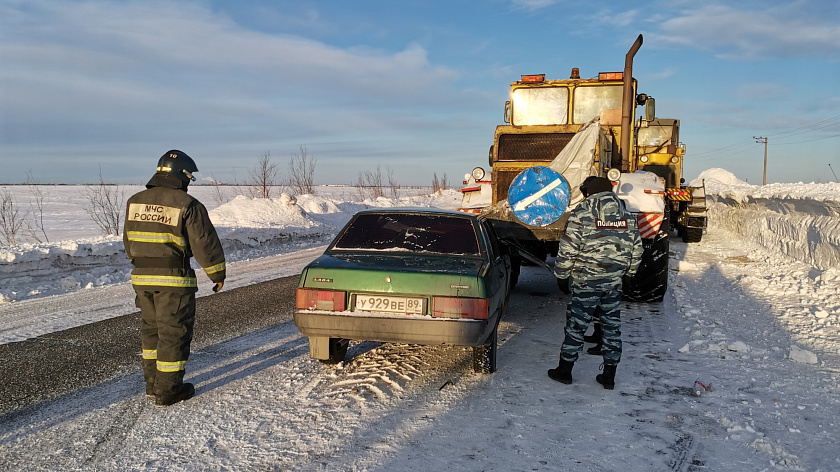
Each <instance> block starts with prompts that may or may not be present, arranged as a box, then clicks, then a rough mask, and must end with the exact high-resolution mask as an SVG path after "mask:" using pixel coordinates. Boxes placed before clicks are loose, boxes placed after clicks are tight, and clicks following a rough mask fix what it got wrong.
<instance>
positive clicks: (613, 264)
mask: <svg viewBox="0 0 840 472" xmlns="http://www.w3.org/2000/svg"><path fill="white" fill-rule="evenodd" d="M580 189H581V192H582V193H583V195H584V196H585V197H586V199H584V200H583V201H582V202H581V203H580V204H579V205H578V206H577V207H575V209H574V210H572V211H571V213H569V220H568V222H567V223H566V232H565V234H564V235H563V237H562V238H561V239H560V244H559V248H558V251H557V259H556V260H555V263H554V274H555V275H556V276H557V278H558V280H559V281H565V285H566V288H567V290H569V291H570V292H571V294H570V296H569V304H568V307H567V309H566V328H565V333H566V337H565V339H564V340H563V345H562V347H561V348H560V363H559V364H558V366H557V368H554V369H550V370H549V371H548V376H549V377H551V378H552V379H553V380H556V381H558V382H562V383H565V384H570V383H572V367H574V365H575V361H577V359H578V355H579V354H580V351H581V349H583V343H584V335H583V334H584V333H585V332H586V330H587V328H588V327H589V323H590V322H591V321H592V318H593V316H598V318H600V321H601V337H602V339H601V341H602V343H601V354H602V355H603V356H604V364H603V367H604V373H603V374H598V375H597V376H596V377H595V380H597V381H598V383H600V384H601V385H603V386H604V388H605V389H608V390H612V389H613V388H615V371H616V367H617V366H618V363H619V361H620V360H621V318H620V313H621V312H620V308H621V285H622V278H623V277H624V276H625V275H626V276H632V275H633V274H635V273H636V271H637V270H638V268H639V263H640V262H641V258H642V239H641V237H640V236H639V229H638V226H637V224H636V218H635V217H634V216H633V215H632V214H631V213H629V212H628V211H627V209H626V208H625V207H624V202H622V201H621V199H619V198H618V195H616V194H615V193H613V191H612V182H610V180H609V179H606V178H604V177H589V178H587V179H586V180H585V181H584V183H583V184H582V185H581V188H580ZM560 287H561V289H563V288H564V284H563V283H560ZM564 291H565V290H564Z"/></svg>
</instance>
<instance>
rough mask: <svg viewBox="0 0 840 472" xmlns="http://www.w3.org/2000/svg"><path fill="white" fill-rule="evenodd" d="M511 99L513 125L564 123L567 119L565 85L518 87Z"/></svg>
mask: <svg viewBox="0 0 840 472" xmlns="http://www.w3.org/2000/svg"><path fill="white" fill-rule="evenodd" d="M511 100H512V102H513V120H512V123H511V124H513V125H514V126H528V125H565V124H566V122H567V121H568V119H569V118H568V117H569V114H568V108H569V89H567V88H566V87H531V88H518V89H515V90H514V91H513V94H512V95H511Z"/></svg>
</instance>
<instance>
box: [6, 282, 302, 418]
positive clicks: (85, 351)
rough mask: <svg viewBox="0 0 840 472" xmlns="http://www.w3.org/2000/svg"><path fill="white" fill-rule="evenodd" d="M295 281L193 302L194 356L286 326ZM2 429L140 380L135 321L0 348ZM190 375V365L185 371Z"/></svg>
mask: <svg viewBox="0 0 840 472" xmlns="http://www.w3.org/2000/svg"><path fill="white" fill-rule="evenodd" d="M297 282H298V276H293V277H283V278H279V279H275V280H270V281H268V282H263V283H259V284H254V285H248V286H244V287H240V288H236V289H233V290H223V291H221V292H219V293H217V294H214V295H211V296H208V297H202V298H199V299H198V300H197V308H196V322H195V333H194V335H193V341H192V349H193V350H194V351H195V350H198V349H201V348H203V347H206V346H210V345H213V344H216V343H219V342H223V341H226V340H229V339H232V338H235V337H237V336H241V335H243V334H246V333H249V332H252V331H255V330H258V329H262V328H266V327H269V326H273V325H275V324H278V323H281V322H284V321H288V320H290V319H292V315H293V311H294V293H295V288H296V287H297ZM0 360H1V361H0V379H2V381H0V423H3V422H4V421H5V420H9V419H12V418H13V417H15V416H17V415H19V414H25V413H26V412H28V411H30V410H31V409H33V408H38V406H39V405H42V404H43V403H44V402H47V401H49V400H50V399H53V398H57V397H60V396H62V395H66V394H68V393H71V392H74V391H76V390H79V389H83V388H86V387H90V386H93V385H97V384H100V383H102V382H105V381H108V380H112V379H114V378H117V377H120V376H124V375H127V374H131V373H134V372H139V371H140V370H141V368H140V313H139V312H137V313H132V314H130V315H125V316H119V317H116V318H111V319H107V320H104V321H100V322H97V323H91V324H88V325H84V326H79V327H77V328H71V329H67V330H64V331H59V332H56V333H51V334H47V335H43V336H39V337H37V338H33V339H28V340H26V341H21V342H15V343H9V344H3V345H0ZM187 369H188V370H187V375H189V363H188V364H187Z"/></svg>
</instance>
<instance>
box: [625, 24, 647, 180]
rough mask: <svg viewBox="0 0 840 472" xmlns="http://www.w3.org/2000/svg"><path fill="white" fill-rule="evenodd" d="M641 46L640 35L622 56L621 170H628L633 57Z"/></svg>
mask: <svg viewBox="0 0 840 472" xmlns="http://www.w3.org/2000/svg"><path fill="white" fill-rule="evenodd" d="M640 47H642V35H641V34H640V35H639V37H638V38H636V42H635V43H633V46H632V47H631V48H630V50H629V51H627V55H626V56H625V57H624V95H623V96H622V100H621V171H622V172H626V171H629V170H630V136H631V135H632V130H633V119H634V116H633V115H634V114H635V113H634V111H635V109H636V106H635V101H636V100H635V97H633V57H634V56H635V55H636V52H637V51H638V50H639V48H640Z"/></svg>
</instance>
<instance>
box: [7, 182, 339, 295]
mask: <svg viewBox="0 0 840 472" xmlns="http://www.w3.org/2000/svg"><path fill="white" fill-rule="evenodd" d="M312 198H317V197H312ZM312 198H310V201H311V200H312ZM325 205H326V203H325ZM326 206H327V207H329V205H326ZM210 218H211V219H212V220H213V221H214V224H215V226H216V230H217V232H218V233H219V238H220V239H221V241H222V246H224V248H225V253H226V256H227V260H228V261H229V262H232V261H237V260H242V259H249V258H253V257H261V256H266V255H271V254H276V253H280V252H289V251H292V250H298V249H305V248H307V247H311V246H316V245H321V244H324V242H325V241H327V240H328V239H329V238H330V237H331V235H332V234H334V232H335V231H336V229H335V227H334V226H332V225H331V224H330V223H329V222H325V221H318V220H317V219H315V218H313V217H312V216H310V215H309V214H308V213H307V212H306V211H304V210H303V209H302V208H301V207H300V206H298V205H297V203H296V201H295V199H294V198H292V197H289V196H288V195H285V194H283V195H281V196H280V197H279V198H276V199H250V198H246V197H241V196H240V197H237V198H235V199H234V200H232V201H230V202H228V203H225V204H224V205H221V206H220V207H218V208H216V209H214V210H212V211H210ZM194 266H195V264H194ZM130 272H131V264H130V263H129V261H128V259H127V258H126V256H125V250H124V247H123V242H122V237H118V236H109V237H100V238H94V239H89V240H79V241H61V242H56V243H42V244H23V245H19V246H13V247H12V248H3V249H0V279H1V280H2V281H3V283H2V286H1V287H0V303H2V302H10V301H16V300H23V299H27V298H33V297H38V296H46V295H54V294H59V293H66V292H71V291H75V290H79V289H90V288H93V287H99V286H103V285H110V284H115V283H122V282H126V281H128V280H129V279H130Z"/></svg>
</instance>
